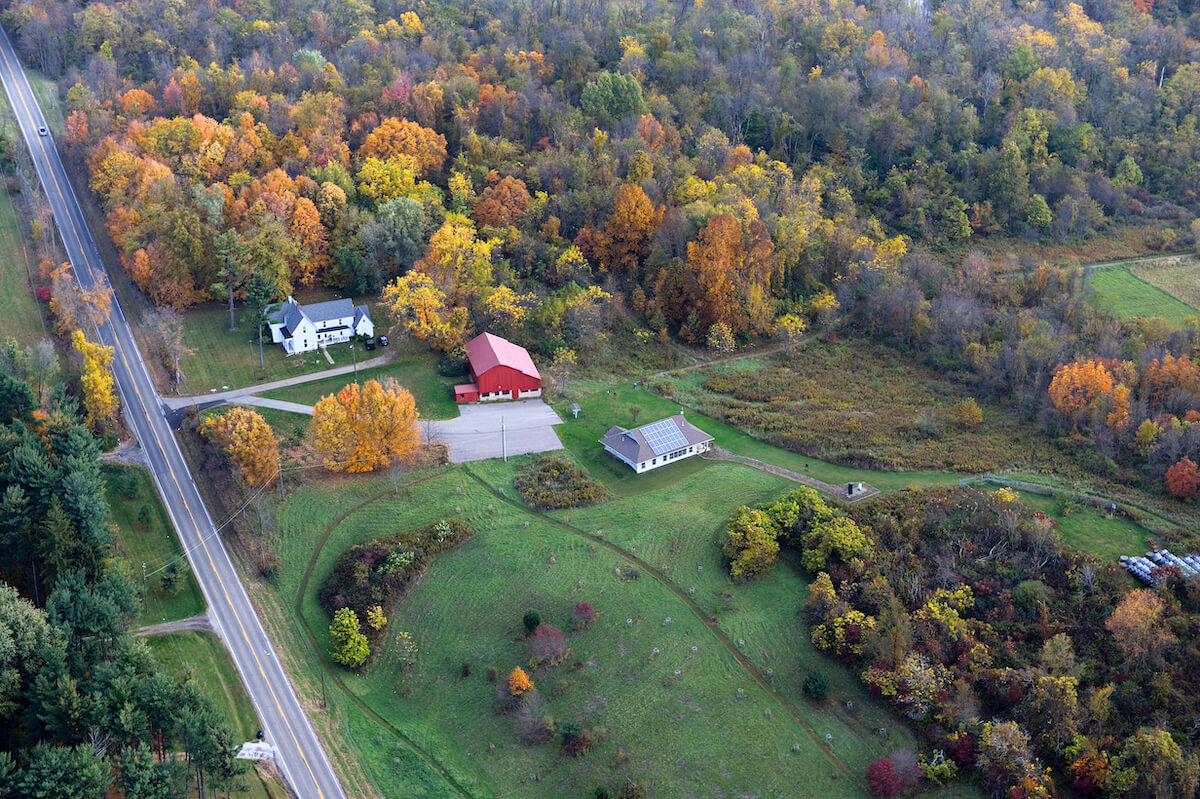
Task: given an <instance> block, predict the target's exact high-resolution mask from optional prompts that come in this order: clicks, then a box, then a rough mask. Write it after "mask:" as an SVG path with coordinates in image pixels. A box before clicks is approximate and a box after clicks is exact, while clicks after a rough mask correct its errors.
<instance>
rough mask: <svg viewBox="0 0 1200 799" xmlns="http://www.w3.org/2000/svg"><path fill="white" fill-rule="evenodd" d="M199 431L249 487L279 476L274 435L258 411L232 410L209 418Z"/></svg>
mask: <svg viewBox="0 0 1200 799" xmlns="http://www.w3.org/2000/svg"><path fill="white" fill-rule="evenodd" d="M200 432H201V434H203V435H204V437H205V438H207V439H209V440H210V441H212V442H213V443H215V444H217V445H218V446H219V447H220V448H221V450H222V451H223V452H224V453H225V456H226V457H227V458H229V460H230V461H231V462H232V463H233V465H234V466H235V467H236V468H237V470H238V472H239V473H240V474H241V475H242V477H243V478H245V480H246V482H247V483H249V484H250V485H252V486H257V485H262V484H263V483H266V482H268V481H269V480H270V479H271V478H272V477H274V476H275V475H276V474H277V473H278V469H279V445H278V443H277V442H276V440H275V433H274V432H273V431H272V430H271V426H270V425H268V424H267V422H266V420H265V419H263V418H262V416H260V415H259V414H258V412H257V411H252V410H250V409H249V408H233V409H232V410H230V411H228V412H227V413H223V414H221V415H220V416H216V415H213V416H207V417H205V419H204V421H203V422H201V423H200Z"/></svg>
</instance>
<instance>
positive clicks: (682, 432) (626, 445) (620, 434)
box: [600, 413, 713, 463]
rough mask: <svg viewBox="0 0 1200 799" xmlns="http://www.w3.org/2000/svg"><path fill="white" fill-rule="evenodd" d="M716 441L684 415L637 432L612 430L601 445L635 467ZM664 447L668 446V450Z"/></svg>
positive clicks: (678, 415)
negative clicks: (669, 453) (678, 451)
mask: <svg viewBox="0 0 1200 799" xmlns="http://www.w3.org/2000/svg"><path fill="white" fill-rule="evenodd" d="M647 436H649V438H647ZM712 440H713V437H712V436H710V435H709V434H708V433H706V432H704V431H703V430H701V429H700V428H698V427H696V426H695V425H694V424H692V423H691V422H689V421H688V420H687V419H685V418H683V414H682V413H681V414H677V415H675V416H671V417H668V418H666V419H661V420H659V421H657V422H651V423H650V424H647V425H643V426H641V427H639V428H637V429H636V430H626V429H625V428H623V427H612V428H610V429H609V431H608V432H607V433H605V435H604V438H602V439H600V443H601V444H603V445H604V446H606V447H608V448H609V449H611V450H612V451H613V452H616V453H619V454H620V455H621V456H622V457H623V458H626V459H627V460H629V461H630V462H632V463H644V462H645V461H648V460H650V459H651V458H657V457H660V456H662V455H666V454H667V453H668V452H673V451H675V450H677V449H682V448H684V447H688V446H693V445H695V444H703V443H704V442H706V441H712ZM656 444H657V445H658V446H657V447H656V446H655V445H656ZM664 444H666V445H667V446H666V447H665V448H664Z"/></svg>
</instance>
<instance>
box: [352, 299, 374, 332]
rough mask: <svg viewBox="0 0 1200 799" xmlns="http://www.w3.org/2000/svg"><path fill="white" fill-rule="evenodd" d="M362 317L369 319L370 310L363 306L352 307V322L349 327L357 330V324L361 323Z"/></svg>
mask: <svg viewBox="0 0 1200 799" xmlns="http://www.w3.org/2000/svg"><path fill="white" fill-rule="evenodd" d="M363 317H366V318H367V319H370V318H371V309H370V308H368V307H367V306H365V305H356V306H354V322H353V323H351V327H353V328H354V329H355V330H357V329H358V323H359V322H360V321H362V319H363Z"/></svg>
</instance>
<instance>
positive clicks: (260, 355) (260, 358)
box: [258, 311, 267, 370]
mask: <svg viewBox="0 0 1200 799" xmlns="http://www.w3.org/2000/svg"><path fill="white" fill-rule="evenodd" d="M263 316H264V314H263V312H262V311H259V312H258V368H259V369H260V370H262V369H266V368H267V365H266V364H265V363H263V351H262V326H263Z"/></svg>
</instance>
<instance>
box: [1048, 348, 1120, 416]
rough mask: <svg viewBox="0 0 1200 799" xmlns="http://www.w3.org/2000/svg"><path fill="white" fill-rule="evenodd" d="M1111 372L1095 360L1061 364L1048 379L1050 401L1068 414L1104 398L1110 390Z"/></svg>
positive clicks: (1063, 413)
mask: <svg viewBox="0 0 1200 799" xmlns="http://www.w3.org/2000/svg"><path fill="white" fill-rule="evenodd" d="M1113 384H1114V381H1113V374H1112V372H1111V371H1109V369H1108V367H1107V366H1105V365H1104V364H1102V363H1100V362H1099V361H1096V360H1089V361H1083V362H1081V363H1065V364H1061V365H1060V366H1059V367H1058V368H1057V369H1055V370H1054V377H1053V379H1051V381H1050V401H1051V402H1053V403H1054V409H1055V410H1056V411H1058V412H1059V413H1060V414H1062V415H1063V416H1070V415H1072V414H1074V413H1076V412H1078V411H1081V410H1083V409H1084V408H1086V407H1088V406H1089V405H1091V404H1092V403H1093V402H1095V401H1096V400H1097V399H1100V398H1102V397H1107V396H1109V395H1110V394H1112V391H1113Z"/></svg>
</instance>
